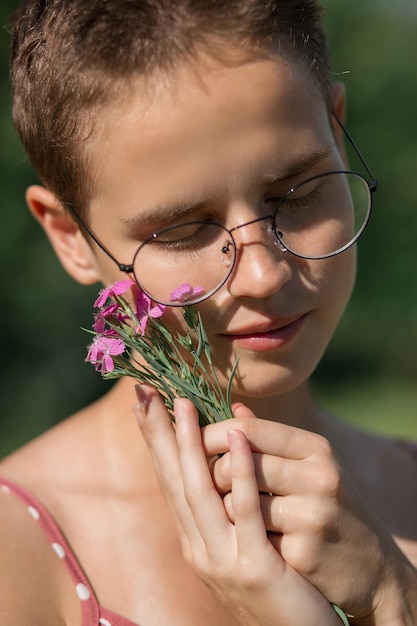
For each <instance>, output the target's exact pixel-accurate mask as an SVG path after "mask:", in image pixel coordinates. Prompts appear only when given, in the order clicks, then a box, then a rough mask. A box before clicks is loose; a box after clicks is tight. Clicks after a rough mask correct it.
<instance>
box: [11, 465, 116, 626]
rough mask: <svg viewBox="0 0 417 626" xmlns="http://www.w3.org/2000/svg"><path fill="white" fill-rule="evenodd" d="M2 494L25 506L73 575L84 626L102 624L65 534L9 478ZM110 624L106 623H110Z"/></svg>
mask: <svg viewBox="0 0 417 626" xmlns="http://www.w3.org/2000/svg"><path fill="white" fill-rule="evenodd" d="M0 493H3V494H6V495H14V496H16V497H17V498H19V499H20V500H21V501H22V502H23V503H24V504H25V505H26V509H27V512H28V514H29V515H30V516H31V518H32V519H33V521H34V522H35V523H38V524H39V525H40V526H41V528H42V530H43V531H44V533H45V535H46V536H47V538H48V539H49V541H50V543H51V546H52V549H53V550H54V552H55V554H56V555H57V557H58V558H59V559H62V561H63V563H64V564H65V566H66V568H67V569H68V571H69V572H70V574H71V577H72V580H73V582H74V585H75V592H76V594H77V596H78V597H79V599H80V602H81V609H82V622H81V623H82V626H98V624H100V623H101V622H100V608H99V604H98V602H97V598H96V596H95V594H94V591H93V588H92V587H91V584H90V582H89V581H88V579H87V576H86V575H85V573H84V571H83V569H82V568H81V566H80V564H79V563H78V560H77V558H76V556H75V554H74V553H73V551H72V549H71V547H70V546H69V544H68V541H67V540H66V538H65V537H64V534H63V533H62V531H61V530H60V528H59V527H58V525H57V523H56V522H55V520H54V519H53V518H52V516H51V514H50V513H49V511H47V509H46V508H45V507H44V506H43V504H42V503H41V502H39V500H37V498H35V496H34V495H33V494H31V493H30V492H28V491H26V489H24V488H23V487H21V486H20V485H17V484H16V483H14V482H12V481H11V480H9V479H8V478H4V477H1V476H0ZM107 623H108V622H104V624H107Z"/></svg>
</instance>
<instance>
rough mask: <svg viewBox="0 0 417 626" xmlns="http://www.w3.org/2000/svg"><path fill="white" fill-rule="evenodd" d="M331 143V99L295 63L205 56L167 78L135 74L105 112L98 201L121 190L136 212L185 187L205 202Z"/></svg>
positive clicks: (96, 136) (97, 151)
mask: <svg viewBox="0 0 417 626" xmlns="http://www.w3.org/2000/svg"><path fill="white" fill-rule="evenodd" d="M320 133H321V134H322V137H319V135H320ZM326 141H327V142H328V141H330V139H329V125H328V115H327V110H326V105H325V99H324V97H323V94H322V93H321V91H320V88H319V86H318V85H317V84H316V82H315V81H314V80H313V79H312V78H311V77H309V76H308V75H307V74H306V73H305V72H304V71H303V69H302V67H301V66H300V65H299V64H298V63H297V62H294V61H289V60H286V59H284V58H282V57H280V58H268V59H261V60H255V61H250V62H245V63H240V64H235V65H230V64H228V65H222V64H220V63H218V62H214V61H209V60H207V59H204V60H201V61H199V62H196V63H195V64H194V65H193V66H184V67H181V68H178V69H177V70H176V71H175V73H173V74H172V75H171V76H169V77H167V76H155V77H153V78H152V79H151V80H149V79H148V80H147V81H146V82H145V81H144V80H142V79H137V80H135V81H132V82H131V83H130V84H129V85H128V86H127V88H126V89H125V90H124V93H123V97H122V98H120V99H118V100H116V101H115V102H114V104H113V105H112V106H108V107H107V108H106V109H105V110H103V111H102V112H101V113H100V115H99V118H98V120H97V124H96V127H95V130H94V132H93V134H92V137H91V140H90V146H89V148H90V157H91V158H92V160H93V163H94V164H95V170H96V182H97V189H96V191H97V193H96V195H95V197H94V199H93V201H92V203H91V209H93V208H94V206H95V205H97V204H99V205H100V207H101V211H106V210H110V208H111V207H112V206H113V207H114V206H115V203H116V202H117V196H118V194H120V193H123V202H124V205H125V206H126V209H127V210H132V211H137V210H138V207H140V206H152V205H153V204H154V203H155V202H156V201H157V202H161V201H162V202H163V203H169V202H170V201H171V200H175V201H177V200H179V201H181V200H183V198H181V197H179V196H181V195H184V196H186V197H185V198H184V201H189V200H192V201H193V202H199V201H204V199H205V197H206V196H210V195H213V193H217V192H218V193H219V194H222V193H229V192H230V193H232V191H236V189H237V188H238V187H239V186H240V185H241V184H242V182H243V180H245V181H246V183H249V179H250V177H251V176H257V175H258V174H259V173H260V171H261V170H262V171H263V172H264V173H265V174H268V169H270V168H273V169H274V170H275V169H276V168H277V167H278V168H279V167H280V166H282V167H283V168H285V161H286V159H287V160H295V159H297V158H300V159H302V158H303V155H304V154H305V153H306V152H309V151H311V150H314V149H315V148H317V149H320V147H322V146H320V145H318V144H320V143H322V144H323V143H325V142H326ZM272 156H273V157H274V158H271V157H272ZM274 174H279V172H276V171H274ZM170 196H173V198H171V197H170ZM191 196H192V198H191ZM119 199H120V198H119Z"/></svg>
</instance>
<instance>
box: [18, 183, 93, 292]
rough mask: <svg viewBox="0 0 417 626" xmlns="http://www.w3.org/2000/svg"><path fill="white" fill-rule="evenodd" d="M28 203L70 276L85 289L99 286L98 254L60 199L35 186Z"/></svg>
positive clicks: (29, 190)
mask: <svg viewBox="0 0 417 626" xmlns="http://www.w3.org/2000/svg"><path fill="white" fill-rule="evenodd" d="M26 202H27V204H28V207H29V209H30V211H31V213H32V215H33V216H34V217H35V219H36V220H37V221H38V222H39V223H40V225H41V226H42V228H43V229H44V231H45V233H46V235H47V237H48V239H49V241H50V242H51V245H52V247H53V248H54V250H55V253H56V255H57V257H58V258H59V260H60V262H61V264H62V266H63V267H64V269H65V270H66V271H67V272H68V274H70V276H72V277H73V278H74V279H75V280H77V281H78V282H79V283H81V284H83V285H92V284H94V283H96V282H99V281H100V277H99V273H98V270H97V265H96V258H95V256H94V253H93V251H92V249H91V247H90V246H89V245H88V242H87V241H86V239H85V237H84V236H83V234H82V233H81V231H80V228H79V226H78V224H77V223H76V222H75V221H74V219H73V218H72V217H71V215H70V214H69V213H68V211H66V210H65V209H64V208H63V206H62V204H61V203H60V202H59V200H58V199H57V198H56V196H55V195H54V194H53V193H52V192H51V191H48V190H47V189H45V188H44V187H41V186H40V185H32V186H31V187H29V189H28V190H27V192H26Z"/></svg>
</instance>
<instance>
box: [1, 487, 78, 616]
mask: <svg viewBox="0 0 417 626" xmlns="http://www.w3.org/2000/svg"><path fill="white" fill-rule="evenodd" d="M78 604H79V603H77V601H76V597H75V593H74V590H73V588H72V586H71V581H70V579H69V577H68V575H67V573H66V571H65V570H64V568H63V567H62V564H61V563H60V561H59V559H57V557H56V555H55V554H54V552H53V550H52V549H51V545H50V544H49V542H48V540H47V538H46V537H45V535H44V534H43V532H42V530H41V529H40V528H39V526H38V524H37V523H36V519H35V518H34V517H33V515H31V512H30V511H29V510H28V507H27V506H25V505H24V503H22V501H21V500H19V499H18V498H17V497H15V496H14V495H13V494H12V492H11V491H10V490H8V489H6V488H2V489H0V622H1V623H2V624H13V625H14V626H26V625H27V624H31V625H33V626H60V625H61V624H62V625H64V624H68V625H70V624H71V625H72V624H79V623H80V616H79V615H78V612H79V606H78Z"/></svg>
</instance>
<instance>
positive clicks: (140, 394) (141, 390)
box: [135, 385, 151, 412]
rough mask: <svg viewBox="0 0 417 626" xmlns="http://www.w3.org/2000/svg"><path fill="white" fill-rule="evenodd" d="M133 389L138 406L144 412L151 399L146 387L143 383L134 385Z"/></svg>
mask: <svg viewBox="0 0 417 626" xmlns="http://www.w3.org/2000/svg"><path fill="white" fill-rule="evenodd" d="M135 391H136V397H137V399H138V402H139V406H140V407H141V408H142V409H143V410H144V411H145V412H146V410H147V408H148V406H149V402H150V400H151V398H150V395H149V391H148V389H147V387H145V385H135Z"/></svg>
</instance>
